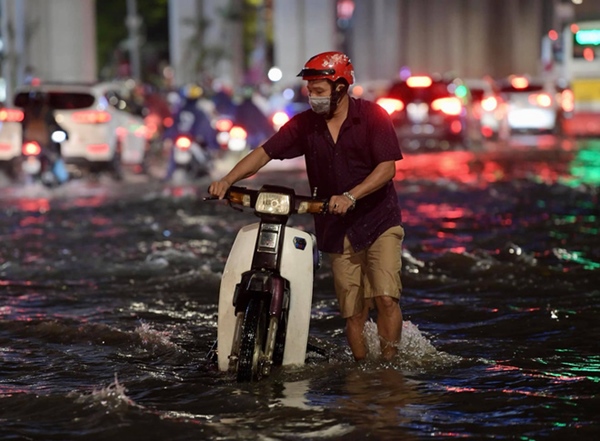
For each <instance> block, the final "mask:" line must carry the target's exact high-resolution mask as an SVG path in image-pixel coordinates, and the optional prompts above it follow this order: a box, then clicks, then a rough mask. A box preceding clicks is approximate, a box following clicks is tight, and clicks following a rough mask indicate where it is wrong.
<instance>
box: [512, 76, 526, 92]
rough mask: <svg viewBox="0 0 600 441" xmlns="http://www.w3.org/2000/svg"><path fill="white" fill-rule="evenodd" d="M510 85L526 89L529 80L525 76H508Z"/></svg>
mask: <svg viewBox="0 0 600 441" xmlns="http://www.w3.org/2000/svg"><path fill="white" fill-rule="evenodd" d="M510 85H511V86H512V87H514V88H515V89H526V88H527V86H529V80H528V79H527V78H526V77H519V76H512V77H510Z"/></svg>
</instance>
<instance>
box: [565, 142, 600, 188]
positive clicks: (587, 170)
mask: <svg viewBox="0 0 600 441" xmlns="http://www.w3.org/2000/svg"><path fill="white" fill-rule="evenodd" d="M570 173H571V175H572V176H573V179H572V180H571V181H570V182H568V185H571V186H573V187H577V186H579V185H581V184H587V185H600V140H596V139H594V140H586V141H581V148H580V149H579V150H578V151H577V153H576V155H575V158H574V159H573V161H572V162H571V164H570Z"/></svg>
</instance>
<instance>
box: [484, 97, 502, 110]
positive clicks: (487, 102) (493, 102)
mask: <svg viewBox="0 0 600 441" xmlns="http://www.w3.org/2000/svg"><path fill="white" fill-rule="evenodd" d="M496 107H498V100H497V99H496V97H495V96H488V97H486V98H484V99H482V100H481V108H482V109H483V110H485V111H486V112H491V111H493V110H495V109H496Z"/></svg>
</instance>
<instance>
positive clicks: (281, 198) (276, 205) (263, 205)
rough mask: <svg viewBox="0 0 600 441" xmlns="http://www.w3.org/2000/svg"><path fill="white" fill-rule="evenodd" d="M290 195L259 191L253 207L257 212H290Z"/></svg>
mask: <svg viewBox="0 0 600 441" xmlns="http://www.w3.org/2000/svg"><path fill="white" fill-rule="evenodd" d="M290 202H291V201H290V195H288V194H280V193H260V194H259V195H258V198H257V199H256V205H255V206H254V209H255V210H256V211H257V212H258V213H266V214H279V215H287V214H290Z"/></svg>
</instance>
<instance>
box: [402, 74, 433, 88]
mask: <svg viewBox="0 0 600 441" xmlns="http://www.w3.org/2000/svg"><path fill="white" fill-rule="evenodd" d="M432 83H433V80H432V79H431V77H428V76H425V75H423V76H413V77H408V78H407V79H406V85H407V86H408V87H429V86H431V84H432Z"/></svg>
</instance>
